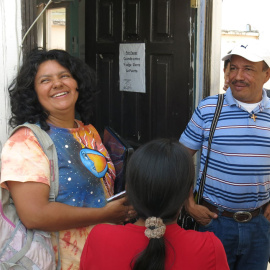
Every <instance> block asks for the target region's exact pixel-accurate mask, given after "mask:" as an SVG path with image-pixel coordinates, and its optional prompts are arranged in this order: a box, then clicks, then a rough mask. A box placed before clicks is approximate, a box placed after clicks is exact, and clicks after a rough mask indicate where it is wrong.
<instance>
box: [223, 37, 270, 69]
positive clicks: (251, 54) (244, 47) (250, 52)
mask: <svg viewBox="0 0 270 270" xmlns="http://www.w3.org/2000/svg"><path fill="white" fill-rule="evenodd" d="M232 55H239V56H242V57H243V58H245V59H247V60H249V61H251V62H260V61H264V62H265V63H266V64H267V65H268V67H270V51H269V49H267V48H265V47H264V46H263V45H262V44H261V42H260V41H253V42H250V43H246V44H245V43H243V44H238V45H236V46H235V47H234V48H233V49H232V50H231V51H229V52H228V53H227V54H226V55H225V56H224V57H223V58H222V60H223V61H224V60H227V59H231V56H232Z"/></svg>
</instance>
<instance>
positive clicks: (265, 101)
mask: <svg viewBox="0 0 270 270" xmlns="http://www.w3.org/2000/svg"><path fill="white" fill-rule="evenodd" d="M225 100H226V101H227V103H228V104H229V105H230V106H233V105H235V106H238V103H237V102H236V100H235V99H234V97H233V95H232V90H231V88H228V89H227V91H226V96H225ZM258 106H259V107H260V110H263V109H264V108H265V109H269V108H270V99H269V97H268V96H267V94H266V91H265V89H263V97H262V100H261V102H260V104H259V105H258Z"/></svg>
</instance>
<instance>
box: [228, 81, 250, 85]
mask: <svg viewBox="0 0 270 270" xmlns="http://www.w3.org/2000/svg"><path fill="white" fill-rule="evenodd" d="M232 84H233V85H235V84H238V85H239V84H240V85H244V86H250V84H249V83H247V82H245V81H238V80H233V81H232Z"/></svg>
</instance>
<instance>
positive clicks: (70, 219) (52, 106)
mask: <svg viewBox="0 0 270 270" xmlns="http://www.w3.org/2000/svg"><path fill="white" fill-rule="evenodd" d="M9 92H10V100H11V111H12V116H11V119H10V124H11V126H12V127H15V126H17V125H20V124H23V123H25V122H29V123H37V124H38V125H40V127H41V128H42V129H43V130H45V131H46V132H47V133H48V134H49V136H50V137H51V139H52V140H53V142H54V144H55V147H56V151H57V155H58V164H59V193H58V196H57V198H56V202H49V201H48V197H49V189H50V188H49V185H50V164H49V162H48V158H47V156H46V155H45V154H44V152H43V150H42V148H41V146H40V144H39V142H38V141H37V139H36V137H35V136H34V134H33V132H32V131H31V130H30V129H28V128H26V127H23V128H20V129H18V130H17V131H16V132H15V133H14V134H13V135H12V136H11V137H10V138H9V139H8V141H7V142H6V144H5V146H4V147H3V151H2V170H1V186H2V187H3V188H6V189H8V190H9V191H10V193H11V195H12V198H13V200H14V204H15V206H16V209H17V212H18V215H19V217H20V219H21V221H22V223H23V224H24V225H25V226H26V228H28V229H38V230H43V231H49V232H54V231H60V233H59V249H60V258H61V269H62V270H65V269H73V270H74V269H79V260H80V255H81V252H82V249H83V246H84V243H85V241H86V238H87V236H88V234H89V231H90V229H91V225H94V224H97V223H103V222H111V223H122V222H124V221H127V220H128V219H127V213H128V211H129V215H130V216H132V215H133V214H134V211H133V210H132V209H131V208H130V207H129V206H127V205H126V198H122V199H120V200H118V201H114V202H111V203H108V204H107V203H106V198H107V197H109V196H111V195H113V185H114V178H115V175H114V174H115V171H114V166H113V164H112V162H111V159H110V157H109V155H108V153H107V151H106V149H105V147H104V146H103V144H102V142H101V138H100V136H99V134H98V132H97V131H96V129H95V128H94V127H93V126H92V125H91V124H90V118H91V112H92V105H93V102H92V101H93V95H94V92H95V77H94V73H93V71H92V70H91V69H90V68H89V67H88V66H87V65H86V64H85V63H84V62H83V61H81V60H80V59H78V58H75V57H72V56H71V55H69V54H68V53H67V52H65V51H62V50H50V51H46V50H42V49H36V50H33V51H32V52H31V53H30V54H29V56H28V57H27V58H26V59H25V61H24V63H23V65H22V67H21V69H20V71H19V73H18V75H17V78H16V79H15V80H14V82H13V83H12V84H11V86H10V87H9ZM75 109H76V111H77V112H78V113H79V114H80V116H81V119H82V121H78V120H76V119H75ZM82 150H83V151H85V152H86V153H87V156H88V158H87V160H86V159H85V160H84V159H83V158H80V152H81V151H82ZM26 194H27V195H26ZM129 209H130V210H129ZM57 247H58V245H57V244H56V242H55V241H54V249H55V252H56V257H57Z"/></svg>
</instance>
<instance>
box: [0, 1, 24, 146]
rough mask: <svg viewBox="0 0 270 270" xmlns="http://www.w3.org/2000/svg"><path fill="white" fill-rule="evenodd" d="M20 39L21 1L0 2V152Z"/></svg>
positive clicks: (6, 122)
mask: <svg viewBox="0 0 270 270" xmlns="http://www.w3.org/2000/svg"><path fill="white" fill-rule="evenodd" d="M21 39H22V37H21V1H20V0H0V151H1V149H2V146H3V145H4V143H5V141H6V139H7V137H8V134H9V126H8V119H9V116H10V106H9V100H8V96H9V95H8V85H9V84H10V83H11V82H12V80H13V78H14V77H15V74H16V72H17V68H18V62H19V60H18V58H19V57H18V54H19V46H20V42H21Z"/></svg>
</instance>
